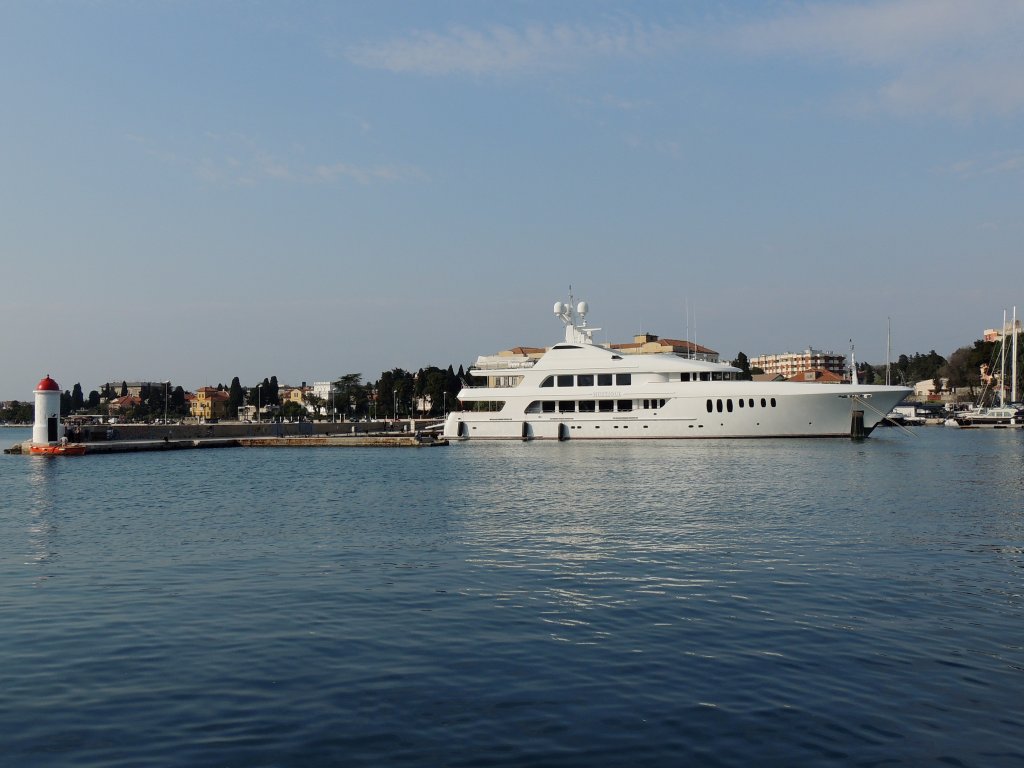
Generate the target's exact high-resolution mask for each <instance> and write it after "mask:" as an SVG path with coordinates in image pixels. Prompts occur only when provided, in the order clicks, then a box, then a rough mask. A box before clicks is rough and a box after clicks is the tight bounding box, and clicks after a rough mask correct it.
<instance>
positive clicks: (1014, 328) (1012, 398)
mask: <svg viewBox="0 0 1024 768" xmlns="http://www.w3.org/2000/svg"><path fill="white" fill-rule="evenodd" d="M1010 333H1012V334H1013V365H1012V366H1011V367H1010V370H1011V371H1012V373H1011V374H1010V377H1011V380H1010V391H1011V392H1012V394H1011V395H1010V402H1011V403H1016V402H1017V307H1016V306H1014V308H1013V323H1012V324H1011V327H1010Z"/></svg>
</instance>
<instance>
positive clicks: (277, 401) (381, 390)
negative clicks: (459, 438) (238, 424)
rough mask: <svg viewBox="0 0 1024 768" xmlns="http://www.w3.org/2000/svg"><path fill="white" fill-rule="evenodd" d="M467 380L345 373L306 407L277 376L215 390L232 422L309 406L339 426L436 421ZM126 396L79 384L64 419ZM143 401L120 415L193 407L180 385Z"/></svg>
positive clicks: (432, 370) (14, 417)
mask: <svg viewBox="0 0 1024 768" xmlns="http://www.w3.org/2000/svg"><path fill="white" fill-rule="evenodd" d="M465 378H466V373H465V369H464V368H463V366H461V365H460V366H459V368H458V371H456V370H455V369H454V368H453V366H451V365H449V366H448V367H447V368H446V369H445V368H438V367H436V366H427V367H425V368H420V369H419V370H418V371H415V372H413V371H407V370H404V369H402V368H392V369H391V370H390V371H384V372H382V373H381V374H380V377H379V378H378V379H377V380H376V381H372V382H364V381H363V375H362V374H361V373H346V374H343V375H341V376H339V377H338V378H337V379H335V380H333V381H332V382H331V385H332V390H333V391H332V393H331V394H330V396H329V397H326V398H321V397H318V396H316V395H314V394H313V393H312V392H310V393H307V394H306V395H305V396H304V398H303V401H304V402H303V403H298V402H294V401H287V402H284V403H282V402H281V389H282V387H281V385H280V384H279V383H278V379H277V376H268V377H266V378H264V379H263V380H262V381H258V382H256V383H255V384H253V385H251V386H243V385H242V383H241V381H240V380H239V377H238V376H235V377H234V378H232V379H231V383H230V384H228V385H227V386H225V385H224V384H222V383H221V384H218V385H217V386H216V387H215V389H217V390H219V391H226V392H227V393H228V403H227V405H228V414H229V415H230V418H233V417H234V415H235V414H237V413H238V409H239V408H241V407H242V406H245V405H252V406H259V407H265V406H275V407H276V409H277V411H278V413H280V415H281V416H282V417H284V418H292V419H295V418H308V417H309V414H310V412H309V410H308V409H307V408H306V406H309V409H312V411H313V413H315V414H317V415H318V416H320V417H323V418H335V419H337V420H339V421H348V420H351V419H366V418H375V419H398V418H409V417H411V416H413V415H415V416H416V417H419V418H434V417H440V416H441V415H442V414H443V413H444V412H445V411H447V410H451V409H452V408H453V407H454V406H455V404H456V398H457V395H458V393H459V390H460V389H462V386H463V381H464V379H465ZM127 395H128V384H127V382H122V383H121V386H120V387H117V386H116V385H110V384H107V385H104V386H103V387H101V388H100V389H98V390H92V391H91V392H89V395H88V396H85V395H84V394H83V390H82V386H81V384H79V383H76V384H75V385H74V387H72V388H71V389H70V390H66V391H65V392H62V393H61V398H60V411H61V416H69V415H72V414H100V412H101V410H102V404H103V401H104V400H106V401H108V402H109V401H111V400H114V399H116V398H118V397H125V396H127ZM139 400H140V402H139V403H137V404H135V405H132V406H129V407H126V408H124V409H122V410H121V411H120V412H119V415H122V416H124V417H125V418H126V419H130V420H135V421H147V420H154V419H160V418H163V416H164V414H165V413H166V414H167V417H168V418H173V419H179V418H183V417H186V416H188V415H189V402H188V399H187V398H186V393H185V390H184V389H183V388H182V387H180V386H176V387H168V388H167V390H166V392H165V389H164V387H163V386H162V385H157V386H148V385H146V386H143V387H142V391H141V393H140V395H139ZM33 411H34V404H33V402H32V401H31V400H29V401H24V402H19V401H17V400H14V401H12V402H10V403H8V404H7V406H6V407H4V408H0V421H10V422H20V423H24V422H31V421H32V420H33V418H34V415H33Z"/></svg>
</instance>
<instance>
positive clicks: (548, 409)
mask: <svg viewBox="0 0 1024 768" xmlns="http://www.w3.org/2000/svg"><path fill="white" fill-rule="evenodd" d="M540 409H541V410H542V411H543V412H544V413H554V412H555V401H554V400H545V401H544V402H542V403H541V404H540Z"/></svg>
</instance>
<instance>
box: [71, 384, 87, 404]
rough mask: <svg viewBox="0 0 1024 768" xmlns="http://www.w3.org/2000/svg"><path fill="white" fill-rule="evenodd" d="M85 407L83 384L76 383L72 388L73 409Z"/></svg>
mask: <svg viewBox="0 0 1024 768" xmlns="http://www.w3.org/2000/svg"><path fill="white" fill-rule="evenodd" d="M84 407H85V396H84V395H83V394H82V385H81V384H79V383H77V382H76V383H75V386H74V387H72V388H71V410H72V411H80V410H82V408H84Z"/></svg>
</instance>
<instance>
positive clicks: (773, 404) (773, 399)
mask: <svg viewBox="0 0 1024 768" xmlns="http://www.w3.org/2000/svg"><path fill="white" fill-rule="evenodd" d="M774 407H775V398H774V397H773V398H772V408H774Z"/></svg>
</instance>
